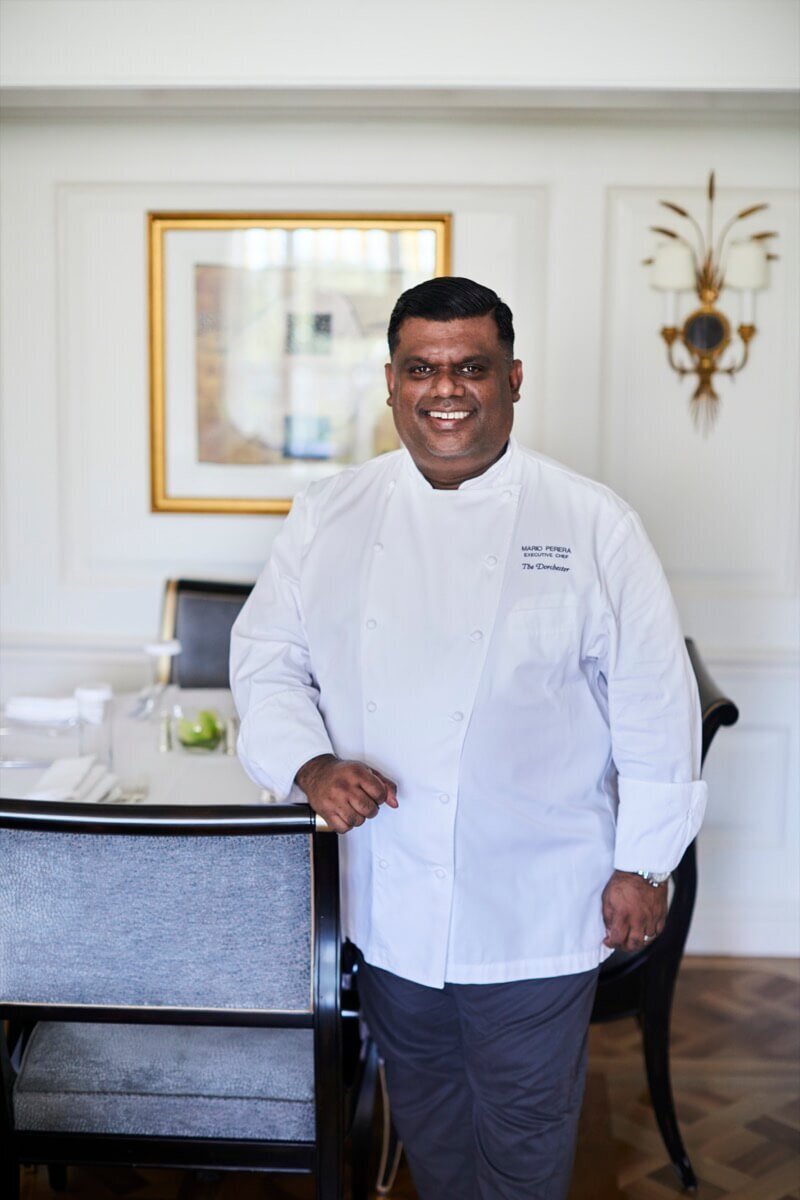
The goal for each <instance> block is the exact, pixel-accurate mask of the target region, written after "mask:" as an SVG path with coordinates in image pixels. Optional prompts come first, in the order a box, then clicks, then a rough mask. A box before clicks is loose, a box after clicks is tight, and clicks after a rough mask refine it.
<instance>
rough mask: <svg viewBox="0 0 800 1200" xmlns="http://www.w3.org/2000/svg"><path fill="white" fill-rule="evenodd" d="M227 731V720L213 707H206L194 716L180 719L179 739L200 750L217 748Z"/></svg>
mask: <svg viewBox="0 0 800 1200" xmlns="http://www.w3.org/2000/svg"><path fill="white" fill-rule="evenodd" d="M224 733H225V722H224V721H223V720H222V719H221V718H220V715H219V713H218V712H216V710H215V709H213V708H204V709H202V710H201V711H200V712H198V713H197V714H196V715H195V716H193V717H182V718H181V719H180V720H179V721H178V740H179V741H180V742H181V744H182V745H184V746H190V747H192V748H193V749H198V750H216V748H217V746H218V745H219V744H220V742H221V741H222V738H223V736H224Z"/></svg>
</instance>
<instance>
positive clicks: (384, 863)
mask: <svg viewBox="0 0 800 1200" xmlns="http://www.w3.org/2000/svg"><path fill="white" fill-rule="evenodd" d="M388 865H389V864H388V863H387V861H386V859H385V858H379V859H378V866H379V867H380V868H381V870H382V871H385V870H386V868H387V867H388Z"/></svg>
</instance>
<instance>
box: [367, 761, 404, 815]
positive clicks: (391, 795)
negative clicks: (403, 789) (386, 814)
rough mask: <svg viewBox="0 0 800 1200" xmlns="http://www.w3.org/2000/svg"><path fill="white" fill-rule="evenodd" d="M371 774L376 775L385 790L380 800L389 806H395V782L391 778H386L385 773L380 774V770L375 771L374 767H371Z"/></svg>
mask: <svg viewBox="0 0 800 1200" xmlns="http://www.w3.org/2000/svg"><path fill="white" fill-rule="evenodd" d="M371 770H372V773H373V775H377V776H378V779H380V781H381V783H382V784H383V785H384V788H385V791H384V794H383V799H382V801H379V803H385V804H388V805H389V808H397V806H398V805H397V784H396V783H395V782H394V780H393V779H388V778H387V776H386V775H382V774H381V772H380V771H376V769H375V767H372V768H371Z"/></svg>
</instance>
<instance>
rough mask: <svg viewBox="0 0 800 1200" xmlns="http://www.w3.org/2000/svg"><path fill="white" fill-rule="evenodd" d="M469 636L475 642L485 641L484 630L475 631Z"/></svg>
mask: <svg viewBox="0 0 800 1200" xmlns="http://www.w3.org/2000/svg"><path fill="white" fill-rule="evenodd" d="M469 636H470V638H471V640H472V641H473V642H481V641H483V630H482V629H473V631H472V633H471V634H470V635H469Z"/></svg>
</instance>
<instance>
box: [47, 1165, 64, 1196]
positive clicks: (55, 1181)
mask: <svg viewBox="0 0 800 1200" xmlns="http://www.w3.org/2000/svg"><path fill="white" fill-rule="evenodd" d="M47 1182H48V1183H49V1184H50V1189H51V1191H53V1192H65V1191H66V1190H67V1168H66V1166H65V1164H64V1163H52V1164H51V1165H50V1166H49V1167H48V1168H47Z"/></svg>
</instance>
